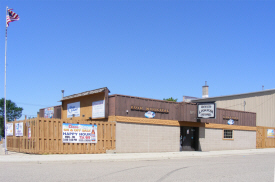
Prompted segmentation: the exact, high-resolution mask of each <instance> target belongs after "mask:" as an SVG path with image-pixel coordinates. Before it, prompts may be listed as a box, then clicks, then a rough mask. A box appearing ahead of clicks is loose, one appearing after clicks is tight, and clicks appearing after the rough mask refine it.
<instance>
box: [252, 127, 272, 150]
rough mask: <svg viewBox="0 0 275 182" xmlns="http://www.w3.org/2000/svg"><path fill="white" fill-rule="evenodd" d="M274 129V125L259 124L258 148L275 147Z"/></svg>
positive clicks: (257, 134)
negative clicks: (263, 125)
mask: <svg viewBox="0 0 275 182" xmlns="http://www.w3.org/2000/svg"><path fill="white" fill-rule="evenodd" d="M272 130H273V136H272ZM274 131H275V128H273V127H262V126H257V133H256V138H257V139H256V148H275V138H274Z"/></svg>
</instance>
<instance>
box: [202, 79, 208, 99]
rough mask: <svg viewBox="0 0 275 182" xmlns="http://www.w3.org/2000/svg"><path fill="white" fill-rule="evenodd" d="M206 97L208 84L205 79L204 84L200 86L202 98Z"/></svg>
mask: <svg viewBox="0 0 275 182" xmlns="http://www.w3.org/2000/svg"><path fill="white" fill-rule="evenodd" d="M207 97H208V85H207V81H205V85H204V86H202V98H207Z"/></svg>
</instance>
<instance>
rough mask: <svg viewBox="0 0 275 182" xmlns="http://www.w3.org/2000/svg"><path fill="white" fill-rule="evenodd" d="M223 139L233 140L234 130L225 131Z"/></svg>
mask: <svg viewBox="0 0 275 182" xmlns="http://www.w3.org/2000/svg"><path fill="white" fill-rule="evenodd" d="M223 139H233V130H223Z"/></svg>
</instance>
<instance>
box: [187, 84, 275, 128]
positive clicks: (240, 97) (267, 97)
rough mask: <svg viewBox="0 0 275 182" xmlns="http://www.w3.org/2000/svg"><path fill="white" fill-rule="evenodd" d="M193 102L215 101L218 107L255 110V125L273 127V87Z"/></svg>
mask: <svg viewBox="0 0 275 182" xmlns="http://www.w3.org/2000/svg"><path fill="white" fill-rule="evenodd" d="M192 102H193V103H201V102H215V103H216V105H217V107H218V108H224V109H231V110H239V111H244V112H255V113H257V116H256V125H257V126H264V127H275V89H270V90H264V91H258V92H250V93H243V94H235V95H226V96H218V97H208V98H202V99H197V100H192Z"/></svg>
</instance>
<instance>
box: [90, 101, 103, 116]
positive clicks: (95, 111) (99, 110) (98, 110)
mask: <svg viewBox="0 0 275 182" xmlns="http://www.w3.org/2000/svg"><path fill="white" fill-rule="evenodd" d="M92 118H105V101H104V100H100V101H96V102H93V103H92Z"/></svg>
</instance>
